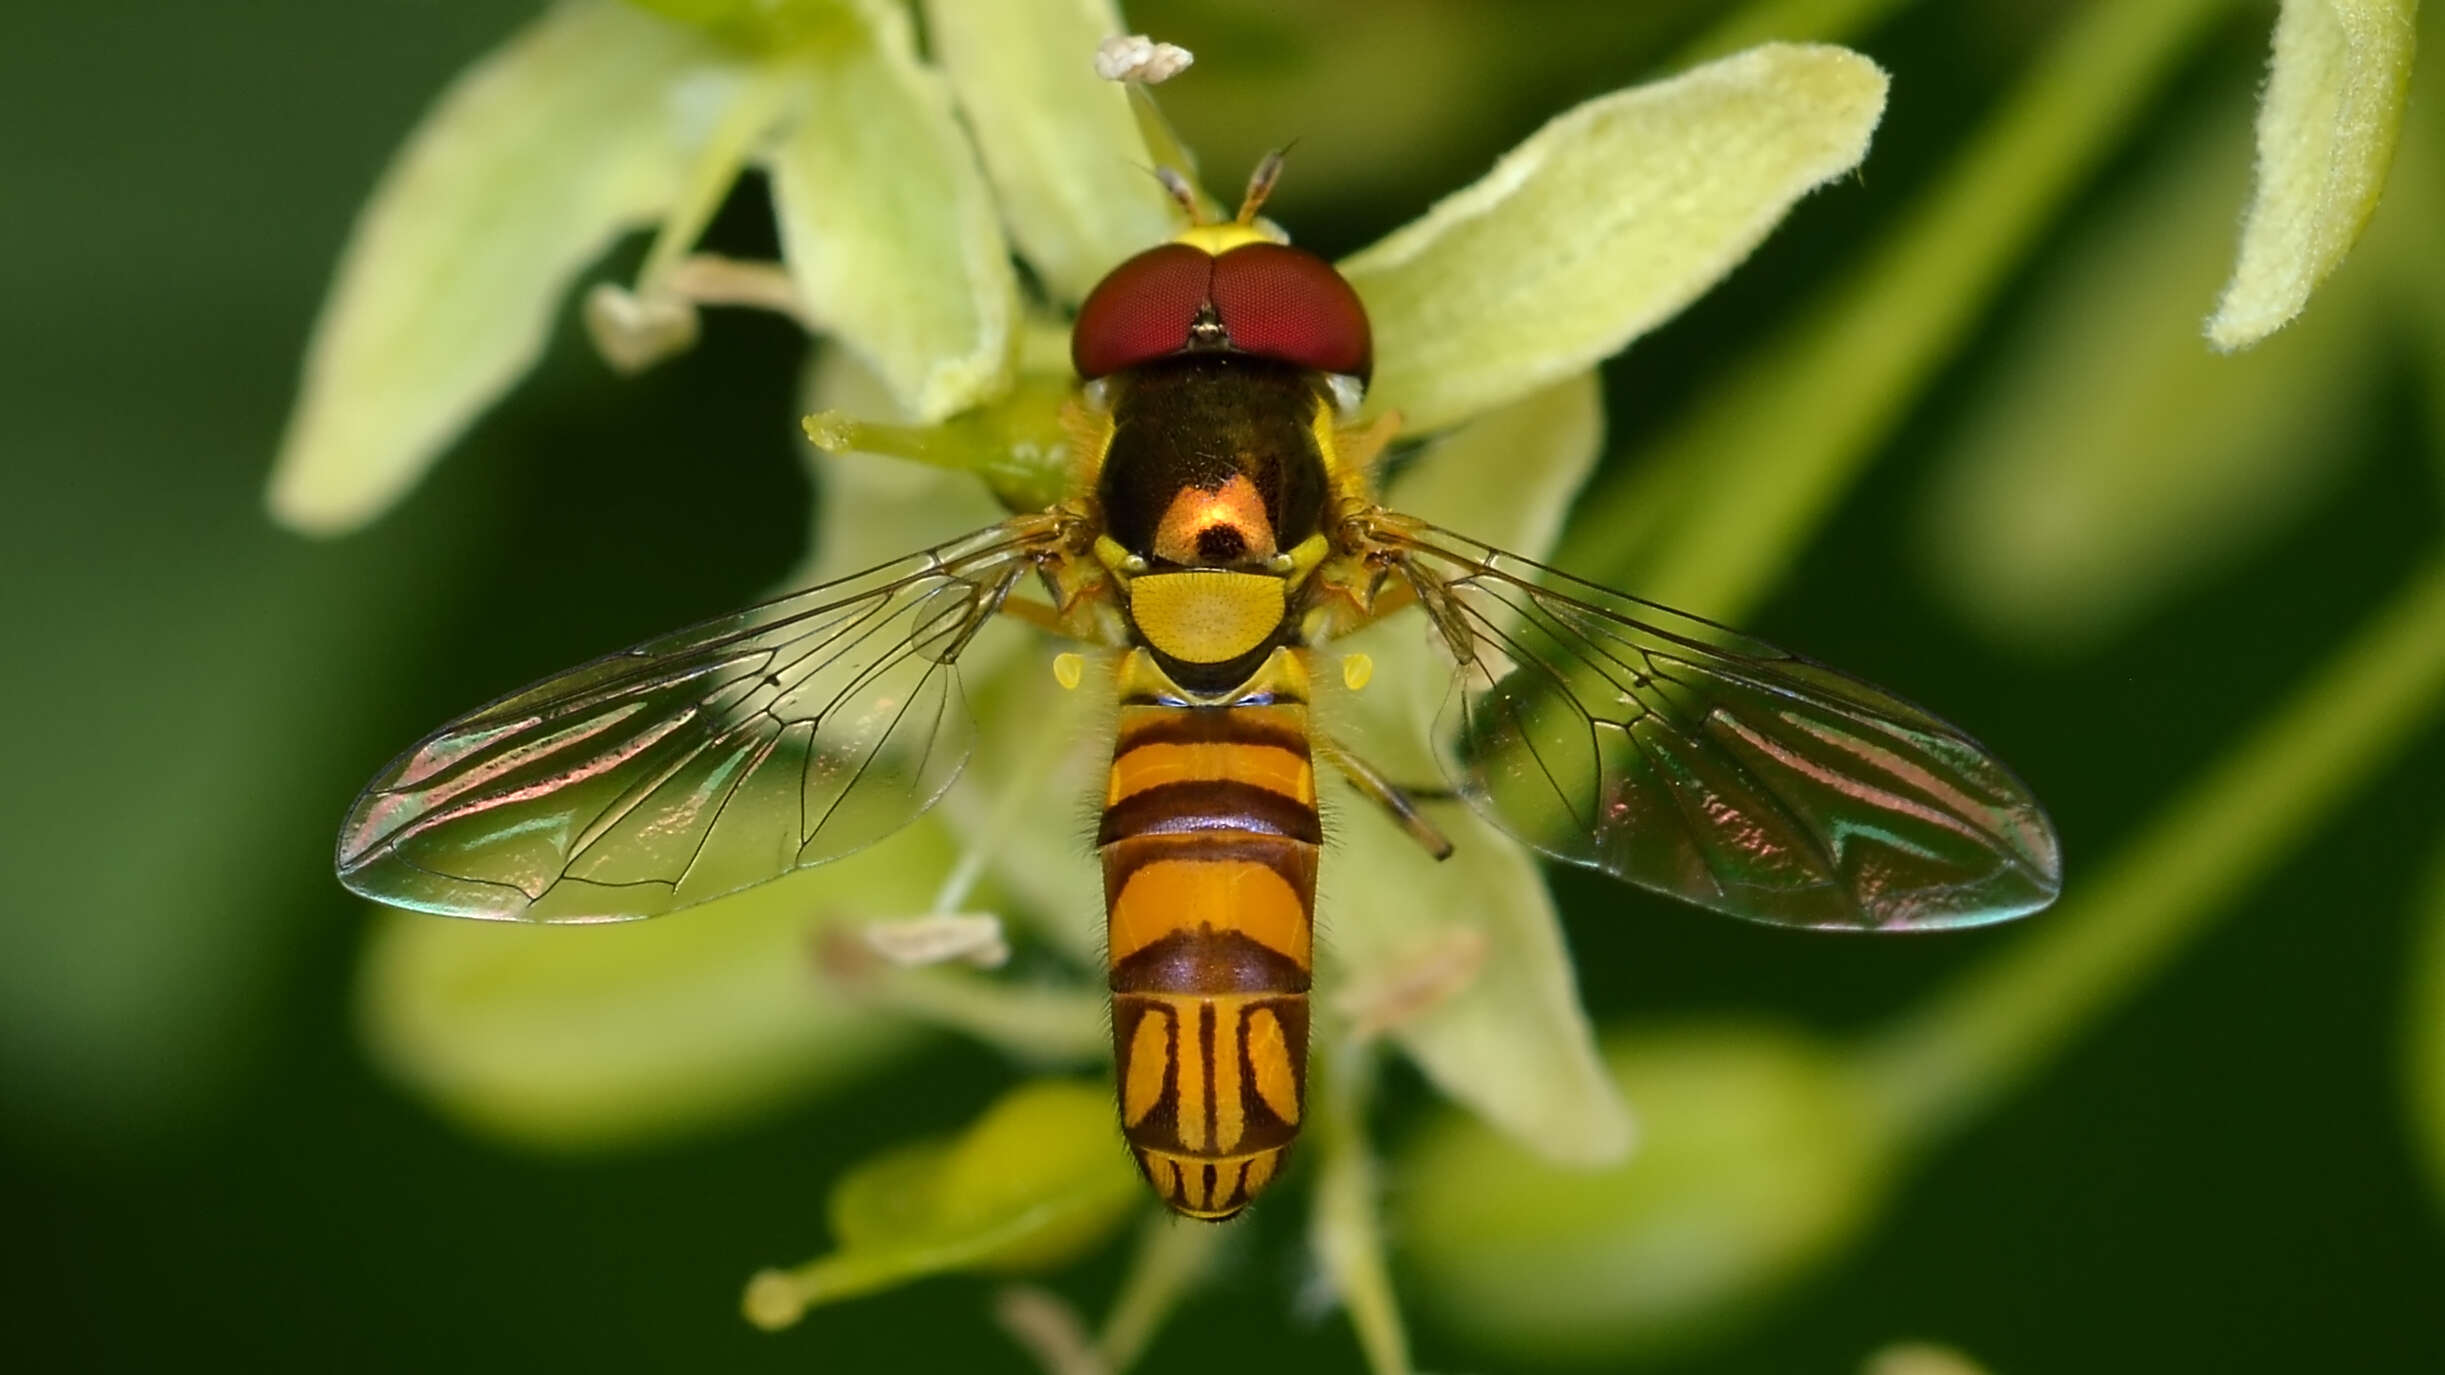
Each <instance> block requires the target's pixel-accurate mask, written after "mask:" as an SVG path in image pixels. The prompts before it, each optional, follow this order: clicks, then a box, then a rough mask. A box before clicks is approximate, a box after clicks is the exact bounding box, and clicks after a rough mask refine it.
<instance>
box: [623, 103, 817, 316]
mask: <svg viewBox="0 0 2445 1375" xmlns="http://www.w3.org/2000/svg"><path fill="white" fill-rule="evenodd" d="M787 90H788V86H787V85H786V83H785V82H784V80H783V79H782V74H781V71H780V69H778V68H776V67H773V66H770V65H761V64H760V65H758V66H755V67H753V68H751V69H749V70H748V71H746V72H745V73H744V74H742V75H741V77H740V78H739V89H738V90H737V91H736V92H735V93H734V94H733V95H732V97H731V100H730V107H729V108H728V109H726V110H724V111H723V112H722V118H721V121H720V122H719V123H718V124H716V125H715V126H714V127H713V132H712V134H711V136H710V137H708V138H707V139H706V140H705V146H704V151H703V152H701V153H699V154H698V155H697V158H696V163H695V165H694V166H692V167H690V168H689V169H688V175H687V181H686V183H685V184H684V185H683V186H682V188H681V191H680V195H679V199H678V201H677V202H675V203H674V204H673V205H672V207H671V212H670V214H669V215H667V216H665V217H664V219H663V221H662V227H661V228H660V229H659V230H657V231H655V234H654V242H653V245H652V246H651V247H649V248H647V249H646V251H645V261H644V263H642V264H641V265H639V267H638V269H637V294H638V295H639V296H652V295H654V294H655V293H656V292H658V291H659V290H660V289H661V288H662V286H663V284H664V282H665V279H667V278H668V277H669V276H670V274H671V273H672V272H674V271H676V270H677V269H678V267H679V264H680V262H681V261H682V260H683V259H685V258H686V257H687V254H688V250H689V249H691V248H694V247H695V246H696V241H697V239H699V238H701V237H703V235H704V232H705V226H707V225H709V224H711V223H713V215H714V212H715V211H717V210H720V209H721V208H722V201H723V199H724V198H725V197H727V196H728V195H729V194H730V188H731V187H732V186H734V185H736V184H737V182H738V179H739V174H740V173H741V172H742V171H744V170H745V169H746V166H747V159H748V157H749V156H750V155H752V154H753V153H754V152H755V147H756V143H757V142H758V141H759V140H760V139H762V138H763V137H764V131H765V130H767V129H770V128H771V127H772V126H773V122H774V121H775V120H777V119H779V118H780V117H781V107H782V96H783V95H784V94H785V93H786V92H787Z"/></svg>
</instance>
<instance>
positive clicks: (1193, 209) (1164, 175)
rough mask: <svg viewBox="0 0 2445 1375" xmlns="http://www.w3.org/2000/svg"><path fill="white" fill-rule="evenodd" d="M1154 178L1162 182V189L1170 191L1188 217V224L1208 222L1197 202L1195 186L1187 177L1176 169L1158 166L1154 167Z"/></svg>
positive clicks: (1202, 208) (1202, 207)
mask: <svg viewBox="0 0 2445 1375" xmlns="http://www.w3.org/2000/svg"><path fill="white" fill-rule="evenodd" d="M1155 180H1156V181H1159V182H1161V183H1163V189H1164V190H1165V191H1166V192H1168V193H1170V195H1171V198H1172V200H1173V201H1174V202H1175V203H1177V204H1178V205H1179V207H1180V209H1181V212H1182V213H1183V214H1185V215H1187V216H1188V217H1189V223H1190V224H1193V225H1194V224H1206V223H1208V222H1209V221H1208V220H1207V219H1206V212H1205V207H1204V206H1203V205H1201V204H1199V203H1198V196H1197V188H1196V187H1195V186H1194V185H1191V184H1190V182H1189V179H1188V178H1187V177H1184V176H1182V175H1181V174H1180V172H1179V170H1178V169H1176V168H1171V167H1158V168H1156V169H1155Z"/></svg>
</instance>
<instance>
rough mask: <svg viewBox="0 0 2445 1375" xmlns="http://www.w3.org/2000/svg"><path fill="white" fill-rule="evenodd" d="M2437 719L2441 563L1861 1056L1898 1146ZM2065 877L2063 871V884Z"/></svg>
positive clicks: (2106, 998) (2080, 1013)
mask: <svg viewBox="0 0 2445 1375" xmlns="http://www.w3.org/2000/svg"><path fill="white" fill-rule="evenodd" d="M2440 706H2445V556H2439V557H2437V558H2436V559H2435V560H2434V561H2432V562H2431V563H2430V564H2429V565H2427V566H2426V567H2425V568H2424V569H2422V570H2421V571H2420V572H2419V573H2418V574H2417V575H2416V576H2414V577H2413V578H2412V579H2411V580H2410V582H2409V583H2408V584H2407V585H2406V586H2405V587H2404V588H2403V590H2402V591H2400V592H2399V593H2397V594H2396V596H2395V598H2394V600H2393V601H2392V602H2390V603H2389V604H2388V605H2387V606H2386V607H2385V608H2384V609H2382V610H2381V611H2380V612H2379V613H2378V614H2377V615H2376V617H2375V618H2374V619H2373V620H2372V621H2371V622H2370V623H2369V624H2368V625H2367V626H2365V627H2364V628H2363V629H2362V630H2361V631H2360V633H2359V634H2358V635H2357V636H2356V637H2355V638H2354V639H2353V640H2352V641H2351V642H2350V643H2349V644H2348V645H2346V646H2345V647H2344V648H2343V649H2342V650H2341V651H2340V652H2339V653H2337V654H2336V656H2335V657H2334V659H2333V660H2331V661H2330V662H2329V663H2328V664H2327V665H2326V666H2325V667H2324V668H2323V669H2322V670H2321V671H2320V672H2319V674H2318V676H2317V677H2316V678H2314V679H2313V680H2311V681H2310V683H2309V684H2308V685H2307V686H2305V687H2303V688H2302V689H2301V690H2300V691H2299V692H2298V693H2297V694H2296V695H2295V696H2294V697H2293V699H2292V701H2291V702H2290V703H2289V704H2288V705H2286V706H2285V707H2284V708H2283V709H2282V710H2281V711H2280V712H2278V713H2277V714H2276V715H2275V716H2274V717H2273V718H2272V719H2271V720H2268V721H2267V722H2265V723H2264V724H2262V725H2261V726H2260V727H2259V728H2258V729H2257V730H2256V731H2255V732H2254V733H2253V734H2252V736H2251V737H2250V739H2249V740H2248V741H2247V742H2245V743H2244V744H2243V745H2241V747H2239V748H2238V749H2236V750H2234V751H2233V752H2231V753H2230V754H2229V755H2227V756H2226V757H2225V758H2224V759H2223V760H2222V761H2220V762H2219V763H2218V764H2217V765H2216V766H2215V767H2214V768H2213V769H2211V770H2210V771H2209V772H2208V773H2207V774H2206V775H2205V776H2204V777H2203V778H2201V779H2199V780H2198V781H2197V782H2196V783H2194V784H2193V785H2192V786H2191V787H2190V788H2189V790H2188V791H2186V792H2185V793H2184V794H2183V795H2182V796H2181V797H2180V798H2179V799H2177V800H2176V801H2175V802H2174V803H2173V805H2172V806H2170V807H2169V808H2167V809H2166V810H2165V811H2164V812H2163V813H2161V814H2160V815H2159V816H2158V817H2157V819H2156V820H2155V821H2154V822H2152V823H2151V824H2150V825H2149V826H2148V827H2147V829H2146V830H2144V831H2143V832H2142V833H2141V834H2140V836H2139V838H2138V839H2137V840H2136V841H2135V842H2133V843H2132V844H2131V845H2130V846H2129V847H2128V848H2126V849H2125V850H2124V851H2123V852H2122V854H2121V855H2119V856H2118V857H2116V859H2115V860H2114V861H2113V862H2112V863H2111V864H2109V865H2108V866H2107V867H2106V868H2105V869H2103V870H2102V871H2101V872H2099V873H2097V874H2096V875H2095V877H2093V878H2090V879H2087V880H2086V881H2084V882H2082V881H2078V880H2075V887H2074V889H2073V891H2072V895H2071V897H2069V898H2068V899H2066V900H2065V901H2064V903H2063V905H2062V906H2061V907H2059V908H2058V909H2056V910H2055V911H2054V912H2052V913H2050V914H2047V915H2044V916H2040V917H2037V918H2035V919H2034V923H2035V924H2034V925H2033V927H2032V929H2031V931H2030V933H2029V935H2028V938H2027V939H2026V941H2025V942H2024V943H2022V944H2020V945H2018V946H2015V947H2014V948H2013V949H2011V950H2010V951H2008V952H2007V953H2006V954H2004V955H2003V956H2002V957H2001V958H2000V959H1998V960H1996V961H1995V962H1994V963H1993V964H1992V965H1990V966H1988V967H1986V968H1984V969H1982V970H1979V971H1977V972H1975V973H1973V974H1972V975H1971V976H1970V977H1969V978H1967V979H1965V980H1962V981H1961V982H1959V983H1957V984H1955V985H1954V986H1952V987H1950V988H1948V989H1947V990H1946V991H1945V992H1944V993H1942V994H1941V995H1940V996H1938V997H1937V998H1936V999H1935V1000H1934V1001H1933V1002H1932V1003H1931V1004H1929V1005H1928V1006H1926V1007H1924V1008H1921V1009H1920V1010H1918V1011H1916V1012H1913V1013H1911V1014H1910V1015H1908V1016H1907V1017H1905V1018H1904V1019H1903V1020H1902V1021H1901V1022H1900V1023H1899V1024H1898V1025H1896V1026H1894V1027H1892V1028H1890V1029H1888V1030H1887V1031H1885V1032H1884V1033H1882V1034H1881V1035H1879V1036H1878V1037H1876V1038H1875V1039H1874V1040H1872V1041H1871V1042H1870V1043H1869V1044H1868V1045H1867V1046H1865V1047H1864V1048H1863V1057H1862V1067H1863V1069H1864V1071H1865V1073H1866V1076H1867V1080H1868V1083H1869V1085H1870V1087H1871V1089H1872V1091H1873V1092H1874V1093H1876V1095H1877V1096H1878V1097H1879V1098H1880V1099H1881V1100H1882V1102H1883V1104H1884V1107H1885V1110H1886V1114H1887V1117H1888V1120H1889V1121H1891V1122H1892V1123H1893V1124H1894V1126H1895V1128H1896V1129H1897V1131H1898V1132H1899V1134H1900V1135H1901V1137H1902V1138H1903V1139H1904V1140H1907V1141H1913V1142H1923V1141H1925V1140H1927V1139H1929V1138H1931V1137H1934V1136H1938V1135H1941V1134H1942V1133H1944V1132H1945V1131H1946V1130H1948V1129H1949V1128H1951V1127H1952V1126H1953V1125H1955V1124H1956V1123H1959V1122H1961V1121H1962V1120H1964V1119H1965V1118H1968V1117H1970V1116H1972V1115H1974V1114H1976V1113H1977V1112H1978V1111H1979V1110H1980V1109H1981V1108H1982V1107H1983V1106H1984V1105H1985V1104H1986V1103H1988V1102H1989V1101H1991V1100H1993V1099H1995V1098H1997V1097H1999V1096H2001V1095H2003V1094H2005V1093H2007V1092H2009V1091H2010V1090H2011V1088H2012V1087H2013V1086H2014V1084H2016V1083H2017V1082H2018V1081H2019V1080H2020V1079H2021V1078H2022V1077H2023V1076H2024V1075H2026V1074H2028V1073H2029V1072H2030V1071H2031V1070H2032V1069H2034V1068H2035V1067H2036V1066H2038V1065H2040V1064H2043V1063H2044V1062H2045V1060H2046V1059H2047V1057H2048V1056H2049V1055H2051V1054H2052V1053H2053V1052H2054V1051H2055V1050H2056V1049H2057V1048H2059V1047H2060V1046H2062V1045H2063V1044H2064V1043H2065V1042H2066V1041H2068V1040H2069V1039H2070V1038H2072V1037H2073V1036H2075V1035H2077V1034H2079V1032H2080V1031H2081V1030H2082V1029H2083V1028H2084V1027H2086V1026H2087V1025H2089V1023H2090V1022H2091V1021H2092V1019H2093V1018H2094V1017H2095V1016H2096V1014H2097V1013H2098V1011H2099V1010H2100V1009H2101V1008H2103V1007H2104V1006H2105V1005H2107V1004H2108V1003H2110V1002H2111V1001H2112V1000H2113V999H2114V998H2116V997H2117V996H2119V995H2120V994H2122V993H2124V992H2125V991H2127V990H2129V989H2130V988H2132V987H2134V986H2136V985H2137V984H2139V983H2140V982H2142V981H2144V980H2145V979H2146V978H2147V977H2148V975H2149V974H2151V973H2152V972H2154V971H2155V970H2156V969H2157V968H2158V967H2159V966H2160V965H2161V964H2162V963H2163V962H2164V960H2165V959H2166V958H2167V957H2168V956H2169V955H2171V953H2172V952H2173V951H2175V950H2176V949H2178V948H2179V947H2180V945H2181V943H2182V941H2183V940H2184V939H2185V938H2186V937H2188V936H2190V935H2192V934H2193V933H2195V932H2197V931H2198V930H2199V929H2200V928H2201V926H2202V925H2204V924H2205V922H2206V921H2207V920H2208V919H2210V918H2212V917H2214V916H2215V915H2217V914H2218V913H2220V912H2223V911H2227V910H2229V909H2230V908H2231V907H2232V906H2233V902H2234V899H2235V898H2236V897H2238V896H2239V895H2240V893H2241V892H2242V891H2243V890H2244V889H2245V888H2247V887H2248V886H2249V885H2250V884H2252V883H2254V882H2256V881H2257V880H2259V879H2260V878H2261V877H2263V876H2264V875H2265V874H2266V873H2267V872H2268V871H2269V870H2270V869H2272V868H2274V867H2275V866H2276V864H2278V863H2279V862H2280V861H2281V860H2282V859H2283V858H2284V856H2285V855H2286V854H2288V853H2289V852H2290V851H2291V849H2292V848H2293V847H2294V846H2296V845H2297V844H2299V843H2300V841H2301V840H2302V839H2303V838H2304V837H2305V836H2307V835H2308V834H2309V832H2310V830H2311V829H2312V828H2313V827H2314V826H2315V825H2317V824H2318V822H2319V821H2321V820H2322V819H2323V818H2324V817H2325V816H2326V815H2327V814H2328V813H2329V812H2330V811H2331V810H2332V809H2333V808H2334V807H2335V806H2336V805H2337V804H2338V803H2340V802H2341V801H2342V800H2343V799H2344V798H2346V797H2348V796H2350V794H2351V793H2352V791H2353V790H2354V789H2355V788H2357V787H2358V786H2359V785H2360V784H2361V783H2363V782H2364V781H2366V780H2367V778H2368V777H2369V776H2370V775H2371V774H2373V773H2375V772H2376V771H2377V770H2378V769H2380V768H2382V767H2383V766H2384V765H2385V763H2386V762H2387V760H2388V759H2390V758H2391V757H2392V756H2393V755H2394V753H2395V752H2396V750H2397V748H2398V747H2399V746H2400V745H2401V744H2402V743H2403V742H2404V741H2405V740H2406V739H2407V738H2408V737H2409V736H2410V735H2411V733H2412V732H2413V731H2414V730H2416V729H2417V728H2419V727H2420V726H2422V725H2423V724H2425V723H2427V722H2428V721H2429V720H2430V719H2431V718H2432V717H2433V716H2434V715H2435V713H2436V712H2437V710H2438V708H2439V707H2440ZM2074 872H2075V874H2077V869H2076V868H2075V871H2074Z"/></svg>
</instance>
